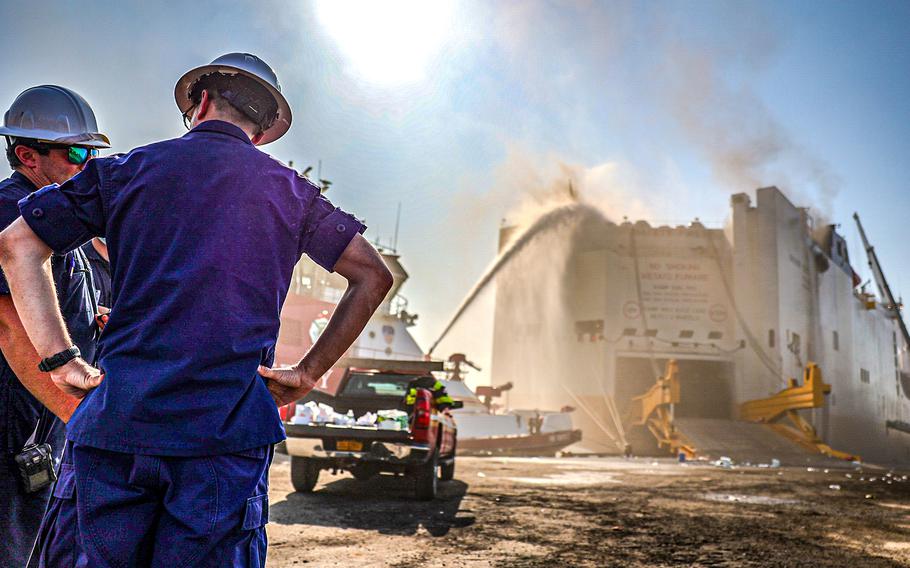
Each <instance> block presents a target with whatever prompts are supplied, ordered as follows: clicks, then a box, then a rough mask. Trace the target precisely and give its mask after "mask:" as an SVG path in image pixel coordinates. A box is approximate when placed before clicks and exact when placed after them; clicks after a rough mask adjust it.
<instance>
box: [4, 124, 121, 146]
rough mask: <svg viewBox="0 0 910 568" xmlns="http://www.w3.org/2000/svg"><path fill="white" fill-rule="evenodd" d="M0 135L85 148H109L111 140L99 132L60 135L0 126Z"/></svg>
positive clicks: (48, 131)
mask: <svg viewBox="0 0 910 568" xmlns="http://www.w3.org/2000/svg"><path fill="white" fill-rule="evenodd" d="M0 136H11V137H13V138H28V139H29V140H38V141H39V142H47V143H50V144H66V145H69V146H84V147H86V148H110V147H111V141H110V139H108V137H107V136H105V135H104V134H101V133H100V132H86V133H84V134H70V135H67V136H60V133H59V132H54V131H52V130H33V129H29V128H8V127H6V126H0Z"/></svg>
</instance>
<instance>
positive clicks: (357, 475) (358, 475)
mask: <svg viewBox="0 0 910 568" xmlns="http://www.w3.org/2000/svg"><path fill="white" fill-rule="evenodd" d="M377 474H379V468H378V467H376V466H375V465H373V464H369V463H360V464H357V465H355V466H354V467H353V468H351V475H353V476H354V479H356V480H357V481H366V480H368V479H373V478H374V477H376V475H377Z"/></svg>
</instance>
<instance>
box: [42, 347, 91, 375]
mask: <svg viewBox="0 0 910 568" xmlns="http://www.w3.org/2000/svg"><path fill="white" fill-rule="evenodd" d="M81 355H82V352H81V351H79V348H78V347H76V346H75V345H73V346H72V347H70V348H69V349H64V350H63V351H61V352H60V353H55V354H53V355H51V356H50V357H45V358H44V359H42V360H41V362H40V363H38V369H39V370H41V371H44V372H45V373H49V372H51V371H53V370H54V369H56V368H58V367H62V366H64V365H66V364H67V363H69V362H70V361H72V360H73V359H75V358H76V357H80V356H81Z"/></svg>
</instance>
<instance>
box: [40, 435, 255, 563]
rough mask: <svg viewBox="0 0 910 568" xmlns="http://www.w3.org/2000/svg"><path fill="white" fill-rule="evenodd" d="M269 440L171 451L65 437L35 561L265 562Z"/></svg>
mask: <svg viewBox="0 0 910 568" xmlns="http://www.w3.org/2000/svg"><path fill="white" fill-rule="evenodd" d="M272 455H273V450H272V447H271V446H263V447H259V448H254V449H252V450H247V451H243V452H238V453H233V454H225V455H217V456H204V457H192V458H186V457H167V456H149V455H140V454H124V453H118V452H109V451H106V450H100V449H97V448H90V447H87V446H82V445H78V444H73V443H71V442H67V447H66V450H65V452H64V457H63V463H62V464H61V466H60V473H59V479H58V481H57V484H56V486H55V487H54V492H53V497H52V498H51V502H50V505H49V506H48V511H47V514H46V515H45V517H44V520H43V521H42V524H41V529H40V531H39V535H38V543H37V545H36V550H35V552H34V557H33V559H32V565H37V566H42V567H48V568H64V567H66V568H69V567H77V566H78V567H83V566H91V567H93V568H95V567H107V566H110V567H130V568H132V567H133V566H149V567H153V566H155V567H157V566H161V567H168V568H177V567H180V566H193V567H195V566H200V567H201V566H212V567H219V568H220V567H224V566H238V567H246V566H250V567H259V566H264V565H265V553H266V545H267V541H266V535H265V524H266V522H268V507H269V501H268V472H269V466H270V465H271V462H272Z"/></svg>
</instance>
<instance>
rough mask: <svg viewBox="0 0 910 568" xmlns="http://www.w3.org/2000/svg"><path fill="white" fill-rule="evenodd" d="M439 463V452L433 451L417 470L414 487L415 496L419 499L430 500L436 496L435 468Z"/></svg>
mask: <svg viewBox="0 0 910 568" xmlns="http://www.w3.org/2000/svg"><path fill="white" fill-rule="evenodd" d="M438 464H439V454H437V453H436V452H433V455H432V456H430V459H428V460H427V463H425V464H423V465H421V466H420V468H419V469H418V470H417V475H416V480H415V481H416V483H415V489H416V493H417V498H418V499H420V500H421V501H432V500H433V499H435V498H436V487H437V485H438V484H437V479H438V477H437V476H436V469H437V465H438Z"/></svg>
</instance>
